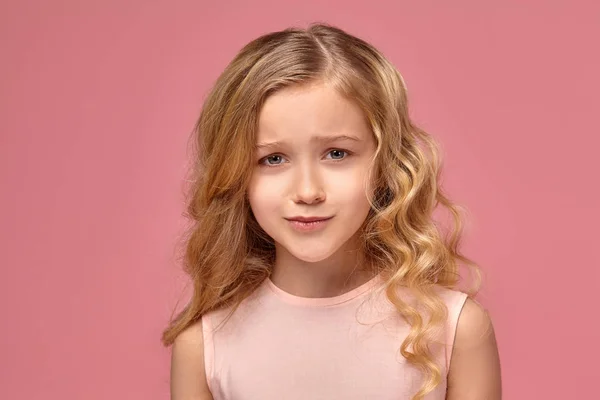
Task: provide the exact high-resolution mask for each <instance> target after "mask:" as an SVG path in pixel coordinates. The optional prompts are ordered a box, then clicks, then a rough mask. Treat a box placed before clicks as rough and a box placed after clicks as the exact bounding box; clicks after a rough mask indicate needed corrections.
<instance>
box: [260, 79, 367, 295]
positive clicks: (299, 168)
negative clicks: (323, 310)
mask: <svg viewBox="0 0 600 400" xmlns="http://www.w3.org/2000/svg"><path fill="white" fill-rule="evenodd" d="M290 110H293V112H290ZM375 148H376V142H375V138H374V137H373V134H372V133H371V130H370V127H369V125H368V123H367V121H366V118H365V116H364V113H363V112H362V110H361V109H360V108H359V106H358V105H357V104H355V103H354V102H352V101H350V100H349V99H347V98H345V97H343V96H341V95H340V94H339V93H338V92H336V91H335V90H334V89H333V88H332V87H330V86H329V85H327V84H325V83H322V82H317V83H312V84H309V85H304V86H293V87H289V88H285V89H283V90H281V91H279V92H277V93H275V94H273V95H272V96H270V97H269V98H268V99H267V101H266V102H265V104H264V106H263V109H262V110H261V114H260V116H259V127H258V135H257V149H256V153H255V167H254V171H253V174H252V179H251V182H250V185H249V189H248V198H249V202H250V206H251V208H252V211H253V213H254V215H255V217H256V219H257V221H258V223H259V224H260V226H261V227H262V228H263V229H264V231H265V232H266V233H267V234H269V236H271V237H272V238H273V239H274V241H275V244H276V262H275V266H274V269H273V274H272V277H271V280H272V281H273V283H275V284H276V285H277V286H279V287H280V288H282V289H283V290H285V291H287V292H289V293H291V294H294V295H297V296H302V297H330V296H335V295H339V294H341V293H343V292H345V291H348V290H350V289H352V288H353V287H356V286H358V285H360V284H362V283H364V282H366V281H367V280H368V279H370V278H371V277H372V276H370V274H369V273H368V272H367V271H366V270H364V268H361V266H360V265H357V260H358V259H360V257H357V251H358V250H357V249H358V239H359V235H360V231H359V228H360V227H361V225H362V223H363V222H364V220H365V219H366V217H367V214H368V212H369V210H370V205H369V203H368V201H367V196H366V193H367V192H366V191H367V190H369V186H370V185H369V182H370V165H371V160H372V157H373V155H374V152H375ZM295 216H310V217H314V216H318V217H333V218H332V219H330V220H329V221H328V222H327V223H326V225H325V227H324V228H323V229H321V230H318V231H313V232H301V231H298V230H296V229H294V227H293V224H291V223H290V222H289V221H288V220H286V218H291V217H295Z"/></svg>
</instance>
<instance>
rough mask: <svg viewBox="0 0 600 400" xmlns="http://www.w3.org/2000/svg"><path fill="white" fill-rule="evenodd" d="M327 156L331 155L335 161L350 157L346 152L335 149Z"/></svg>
mask: <svg viewBox="0 0 600 400" xmlns="http://www.w3.org/2000/svg"><path fill="white" fill-rule="evenodd" d="M327 155H331V156H332V159H333V160H343V159H344V158H346V156H347V155H348V152H347V151H346V150H340V149H334V150H331V151H330V152H329V153H327Z"/></svg>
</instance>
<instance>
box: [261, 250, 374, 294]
mask: <svg viewBox="0 0 600 400" xmlns="http://www.w3.org/2000/svg"><path fill="white" fill-rule="evenodd" d="M374 276H375V272H374V271H373V270H372V269H371V268H369V266H368V264H367V263H366V262H365V257H364V255H363V254H360V252H359V251H358V250H356V246H350V245H349V244H347V245H345V246H342V248H340V249H339V250H338V251H337V252H335V253H334V254H332V255H331V256H330V257H328V258H326V259H324V260H322V261H317V262H307V261H303V260H300V259H298V258H296V257H294V256H293V255H292V254H290V253H289V252H288V251H287V250H285V249H284V248H282V247H281V246H279V245H277V246H276V258H275V265H274V267H273V273H272V274H271V281H272V282H273V283H274V284H275V285H276V286H277V287H279V288H280V289H282V290H284V291H286V292H288V293H290V294H293V295H295V296H300V297H309V298H323V297H334V296H339V295H341V294H344V293H346V292H348V291H350V290H352V289H354V288H356V287H358V286H360V285H362V284H364V283H366V282H367V281H369V280H370V279H372V278H373V277H374Z"/></svg>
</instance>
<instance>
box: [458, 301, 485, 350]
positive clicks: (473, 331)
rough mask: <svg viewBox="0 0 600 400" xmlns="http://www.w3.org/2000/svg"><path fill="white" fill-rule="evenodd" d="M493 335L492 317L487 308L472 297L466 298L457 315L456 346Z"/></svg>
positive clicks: (475, 341) (472, 342)
mask: <svg viewBox="0 0 600 400" xmlns="http://www.w3.org/2000/svg"><path fill="white" fill-rule="evenodd" d="M493 335H494V328H493V325H492V319H491V318H490V315H489V313H488V312H487V310H486V309H485V308H484V307H483V306H482V305H481V304H479V303H478V302H476V301H475V300H473V299H470V298H468V299H466V301H465V303H464V306H463V307H462V311H461V312H460V315H459V316H458V323H457V326H456V346H459V347H460V346H463V347H464V346H468V345H469V344H475V343H477V342H480V341H482V340H490V339H491V338H492V337H493Z"/></svg>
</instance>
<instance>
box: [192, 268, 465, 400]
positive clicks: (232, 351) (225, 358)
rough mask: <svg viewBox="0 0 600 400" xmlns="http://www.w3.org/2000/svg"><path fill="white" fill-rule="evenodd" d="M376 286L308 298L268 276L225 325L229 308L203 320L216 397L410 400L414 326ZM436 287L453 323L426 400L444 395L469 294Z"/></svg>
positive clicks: (377, 281) (415, 375) (375, 282)
mask: <svg viewBox="0 0 600 400" xmlns="http://www.w3.org/2000/svg"><path fill="white" fill-rule="evenodd" d="M378 289H381V278H380V277H379V276H377V277H375V278H373V279H371V280H370V281H368V282H366V283H364V284H363V285H361V286H359V287H357V288H356V289H353V290H351V291H349V292H347V293H344V294H342V295H340V296H336V297H328V298H304V297H298V296H294V295H292V294H290V293H287V292H284V291H283V290H281V289H280V288H278V287H277V286H275V285H274V284H273V282H272V281H271V280H269V279H267V280H265V281H264V283H263V284H262V285H261V286H260V287H259V288H258V289H257V290H256V291H255V292H254V293H253V294H252V295H251V296H250V297H249V298H247V299H246V300H245V301H244V302H243V303H242V304H241V306H240V308H238V310H237V311H236V312H235V313H234V314H233V316H232V317H231V319H230V320H229V321H227V323H226V324H224V325H222V326H221V327H219V326H218V325H219V323H220V322H221V321H222V320H223V318H225V316H226V315H227V311H228V310H219V311H214V312H211V313H208V314H206V315H204V316H203V319H202V321H203V334H204V355H205V360H204V362H205V369H206V378H207V382H208V385H209V388H210V391H211V393H212V395H213V398H214V400H225V399H227V400H282V399H286V400H296V399H297V400H308V399H310V400H332V399H344V400H354V399H356V400H359V399H360V400H364V399H378V400H386V399H389V400H392V399H393V400H405V399H406V400H409V399H411V398H412V396H413V395H414V394H415V393H416V392H417V390H418V389H419V388H420V386H421V384H422V382H423V381H422V379H423V378H422V376H421V373H420V372H419V371H418V370H417V369H416V368H415V367H413V366H412V365H410V364H409V363H408V362H407V361H406V360H405V359H404V358H403V357H402V355H401V354H400V352H399V349H400V346H401V344H402V341H403V340H404V338H405V337H406V335H407V333H408V331H409V327H408V325H407V324H406V322H404V320H403V319H402V318H400V317H399V316H398V313H397V312H396V311H395V309H394V308H393V306H392V305H391V303H390V302H389V301H388V300H387V297H386V296H385V293H384V292H383V291H382V290H378ZM438 289H439V291H438V293H439V294H440V296H441V298H442V299H443V301H444V303H445V304H446V306H447V307H448V319H447V324H446V326H445V327H444V331H443V332H440V335H441V336H440V337H441V338H442V340H440V342H441V344H440V345H439V346H433V348H432V350H433V351H434V352H435V357H436V360H437V361H438V363H439V365H440V366H441V367H442V377H443V381H442V383H441V384H440V385H439V386H438V387H437V388H436V390H435V391H434V392H431V393H430V394H429V395H428V396H427V397H426V399H428V400H438V399H439V400H443V399H444V398H445V393H446V376H447V371H448V366H449V362H450V356H451V354H452V345H453V342H454V335H455V330H456V325H457V321H458V316H459V314H460V311H461V309H462V306H463V304H464V302H465V300H466V297H467V296H466V295H465V294H464V293H461V292H458V291H453V290H448V289H444V288H441V287H440V288H438ZM404 298H405V297H403V299H404ZM406 298H408V297H406ZM216 328H218V329H216Z"/></svg>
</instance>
